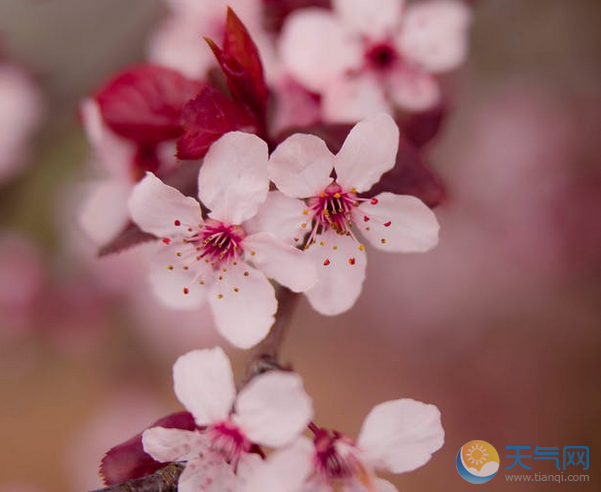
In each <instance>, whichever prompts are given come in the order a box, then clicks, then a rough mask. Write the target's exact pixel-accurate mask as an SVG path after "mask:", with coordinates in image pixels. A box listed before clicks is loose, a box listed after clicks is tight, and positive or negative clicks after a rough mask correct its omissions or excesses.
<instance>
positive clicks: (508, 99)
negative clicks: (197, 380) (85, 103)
mask: <svg viewBox="0 0 601 492" xmlns="http://www.w3.org/2000/svg"><path fill="white" fill-rule="evenodd" d="M164 14H165V9H164V6H163V5H162V4H161V2H159V1H158V0H157V1H155V0H128V1H127V2H123V1H122V0H103V1H102V2H98V1H92V0H2V3H1V4H0V50H1V53H2V54H3V55H4V56H5V57H6V58H7V59H10V60H11V62H15V63H17V64H19V65H20V66H22V67H25V69H26V71H27V73H28V77H30V78H31V79H32V80H33V81H34V82H37V84H38V86H39V87H40V91H41V94H42V96H43V99H44V108H43V116H42V118H43V120H42V121H41V123H40V126H39V127H38V129H37V131H36V133H35V137H34V139H33V142H32V143H31V144H30V145H29V149H28V150H29V152H28V156H27V157H24V159H25V160H24V163H23V169H22V171H21V174H20V175H19V176H16V177H12V178H10V179H8V180H7V181H6V182H4V183H0V402H1V403H0V442H1V443H2V445H1V446H0V463H1V464H2V466H1V468H0V490H2V491H6V492H19V491H40V492H54V491H57V492H58V491H61V492H85V490H84V489H91V488H94V487H98V486H100V484H101V483H100V480H99V479H98V477H97V476H96V475H95V468H96V465H95V464H97V463H99V461H100V458H101V457H102V454H103V452H104V451H105V450H106V449H107V448H108V447H110V446H111V445H112V444H116V443H117V442H119V441H121V440H125V439H127V438H129V437H130V436H131V435H132V434H134V433H136V432H138V431H139V430H141V429H142V428H143V427H144V426H146V425H148V424H150V423H151V422H152V421H154V420H156V419H157V418H159V417H161V416H162V415H163V414H165V413H166V412H168V411H171V410H176V409H178V408H179V407H178V405H177V402H176V400H175V397H174V396H173V394H172V389H171V365H172V363H173V361H174V360H175V358H176V357H177V356H178V355H179V354H181V353H183V352H185V351H186V350H189V349H191V348H196V347H201V346H209V345H212V344H215V343H223V344H225V342H224V341H223V340H222V339H221V338H219V336H218V335H217V334H216V333H215V332H214V330H213V328H212V326H211V322H210V319H209V316H210V315H209V314H208V313H207V312H201V313H194V314H193V315H187V316H186V317H185V318H181V317H179V315H178V314H176V313H171V312H160V308H158V307H157V306H156V305H155V304H154V303H153V301H152V300H151V299H150V298H149V296H148V293H147V291H146V290H145V287H144V286H143V285H140V284H139V283H135V282H134V283H133V285H131V282H130V283H128V282H125V281H122V280H123V278H122V277H120V276H119V275H120V272H123V269H124V268H125V269H130V270H128V271H131V270H135V269H136V268H137V261H139V258H138V256H139V254H142V253H137V252H134V253H133V254H132V252H129V253H126V254H124V255H122V256H120V257H116V258H109V259H108V260H96V259H94V257H93V249H92V248H91V247H90V245H88V244H86V243H85V239H83V238H81V237H80V235H79V231H78V230H77V226H76V225H75V224H74V220H73V217H74V210H73V207H74V205H73V204H72V202H71V201H70V200H69V197H70V196H71V195H72V194H75V193H76V189H77V188H78V186H79V185H81V183H83V182H84V179H85V178H86V177H88V176H87V175H86V172H87V170H86V169H85V168H84V163H85V161H86V156H87V143H86V141H85V137H84V135H83V132H82V130H81V129H80V127H79V126H78V123H77V118H76V111H77V106H78V104H79V102H80V101H81V100H82V98H83V97H85V96H86V95H88V94H89V93H90V92H91V91H92V90H94V89H95V88H96V87H97V86H98V84H99V83H101V82H102V81H103V80H105V79H106V77H108V76H109V75H110V74H111V73H113V72H114V71H115V70H117V69H119V68H121V67H123V66H125V65H127V64H128V63H133V62H136V61H140V60H142V59H143V57H144V52H145V43H146V41H147V39H148V35H149V32H150V31H151V29H152V28H153V26H155V25H156V23H157V22H158V21H159V20H160V19H161V18H162V17H163V16H164ZM470 44H471V48H470V57H469V60H468V62H467V64H466V65H465V67H464V68H463V69H461V70H460V71H459V72H457V73H454V74H452V75H450V76H447V77H446V80H445V87H446V88H447V91H448V92H449V93H450V94H452V98H451V100H452V112H451V116H450V118H449V119H448V121H447V123H446V125H445V128H444V131H443V132H442V133H441V135H440V137H439V138H438V140H437V141H435V142H434V143H433V144H432V145H431V146H430V147H429V149H428V156H429V158H430V161H431V162H432V163H433V166H434V167H435V168H436V169H437V170H438V171H439V172H440V173H441V174H442V176H443V177H444V179H445V181H446V183H447V184H448V187H449V197H450V198H449V201H448V203H446V204H445V205H443V206H442V207H440V208H438V209H437V215H438V217H439V220H440V222H441V225H442V232H441V242H440V244H439V246H438V247H437V248H436V249H435V250H433V251H432V252H430V253H428V254H421V255H397V256H394V255H386V254H384V253H376V252H375V251H370V255H369V258H370V260H369V261H370V263H369V266H368V279H367V282H366V285H365V288H364V291H363V294H362V296H361V298H360V300H359V302H358V303H357V304H356V306H355V307H354V308H353V310H352V311H350V312H348V313H346V314H344V315H342V316H339V317H335V318H326V317H322V316H319V315H318V314H317V313H315V312H313V311H312V310H311V309H310V307H309V305H308V304H307V303H306V302H305V301H304V300H303V301H302V302H301V303H300V305H299V306H298V308H297V311H296V315H295V318H294V321H293V324H292V326H291V328H290V334H289V337H288V339H287V341H286V344H285V348H284V358H285V360H288V361H290V362H292V363H293V365H294V367H295V369H296V370H298V371H299V372H300V373H301V374H302V376H303V377H304V379H305V385H306V387H307V389H308V391H309V392H310V393H311V395H312V396H313V398H314V402H315V407H316V413H317V416H316V420H317V422H318V423H320V424H323V425H327V426H332V427H335V428H337V429H340V430H342V431H344V432H348V433H350V435H355V433H356V432H357V431H358V429H359V426H360V425H361V422H362V420H363V417H364V416H365V415H366V414H367V412H368V411H369V409H370V408H371V407H372V406H373V405H375V404H376V403H379V402H381V401H384V400H388V399H394V398H399V397H412V398H415V399H418V400H422V401H426V402H430V403H434V404H436V405H438V406H439V408H440V409H441V411H442V415H443V424H444V426H445V430H446V444H445V447H444V448H443V450H442V451H441V452H439V453H436V454H435V456H434V459H433V460H432V461H431V462H430V463H429V464H428V465H427V466H426V467H424V468H422V469H420V470H418V471H416V472H414V473H410V474H407V475H402V476H400V477H397V478H394V479H393V481H394V483H395V484H396V485H397V486H398V488H399V490H401V491H416V492H417V491H420V492H421V491H430V490H457V491H461V490H468V489H469V488H470V487H472V485H470V484H467V482H465V481H463V479H462V478H461V477H460V476H459V475H458V474H457V472H456V470H455V456H456V453H457V451H458V450H459V448H460V446H462V445H463V444H464V443H466V442H468V441H471V440H475V439H481V440H485V441H487V442H490V443H491V444H493V445H494V446H495V447H496V449H497V450H498V451H499V455H500V456H501V460H502V461H501V467H502V468H503V467H504V466H508V465H509V464H510V461H509V462H508V460H504V459H503V457H504V455H505V446H515V445H529V446H532V448H534V447H536V446H559V447H560V448H561V447H563V446H567V445H584V446H589V447H590V456H591V466H590V469H589V470H588V472H587V473H588V474H589V475H590V481H589V482H588V483H570V484H567V485H566V484H565V483H564V484H562V485H559V484H548V483H547V484H546V483H529V484H526V483H517V484H516V483H507V482H506V481H505V480H504V477H503V473H502V470H501V471H500V472H499V474H498V476H497V477H495V478H494V479H493V480H492V481H491V482H489V483H487V484H486V485H485V487H487V490H490V491H505V490H523V491H526V490H528V491H539V490H540V491H543V490H549V489H550V488H555V489H557V490H560V489H561V490H575V491H579V490H582V491H593V490H599V487H600V486H601V464H600V462H599V457H600V456H601V424H600V420H599V416H600V415H601V387H600V386H601V385H600V383H601V304H600V299H601V296H600V294H601V276H600V273H601V140H600V139H599V128H601V51H600V50H599V46H601V4H600V3H599V2H598V1H595V0H573V1H571V2H566V1H564V0H529V1H525V0H521V1H520V0H481V1H480V2H475V18H474V24H473V28H472V31H471V36H470ZM40 113H41V112H40ZM41 114H42V113H41ZM99 262H104V263H100V264H99ZM157 321H158V322H157ZM229 351H230V353H231V354H232V356H233V357H234V360H235V361H236V362H237V368H238V369H240V368H241V367H242V364H243V362H244V359H245V357H247V354H245V353H243V352H240V351H234V350H231V349H230V350H229ZM532 465H533V471H537V472H539V473H550V474H551V473H553V470H554V466H553V463H552V462H551V463H549V462H545V461H542V462H534V463H533V464H532Z"/></svg>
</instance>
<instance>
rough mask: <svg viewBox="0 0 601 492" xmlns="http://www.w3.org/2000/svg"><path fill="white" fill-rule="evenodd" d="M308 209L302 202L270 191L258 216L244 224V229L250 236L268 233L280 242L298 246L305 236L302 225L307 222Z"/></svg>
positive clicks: (278, 192)
mask: <svg viewBox="0 0 601 492" xmlns="http://www.w3.org/2000/svg"><path fill="white" fill-rule="evenodd" d="M306 208H307V207H306V205H305V203H304V202H303V201H301V200H298V199H296V198H290V197H288V196H286V195H284V194H283V193H282V192H280V191H270V192H269V193H268V194H267V200H265V203H263V205H261V208H260V209H259V212H258V213H257V215H255V216H254V217H253V218H252V219H250V220H249V221H247V222H245V223H244V229H245V230H246V232H247V233H249V234H255V233H258V232H268V233H270V234H272V235H273V236H274V237H276V238H277V239H279V240H280V241H284V242H285V243H288V244H296V243H298V242H299V240H300V238H302V237H303V236H304V235H305V229H303V228H302V227H301V224H303V222H305V220H306V216H305V215H303V211H304V210H305V209H306Z"/></svg>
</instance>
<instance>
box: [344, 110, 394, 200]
mask: <svg viewBox="0 0 601 492" xmlns="http://www.w3.org/2000/svg"><path fill="white" fill-rule="evenodd" d="M398 148H399V129H398V127H397V125H396V123H395V122H394V120H393V119H392V118H391V117H390V116H389V115H387V114H384V113H378V114H376V115H374V116H371V117H369V118H367V119H365V120H363V121H360V122H359V123H357V124H356V125H355V126H354V127H353V129H352V130H351V131H350V133H349V135H348V137H346V140H345V141H344V143H343V144H342V148H341V149H340V152H338V154H337V155H336V162H335V164H334V168H335V169H336V176H337V177H336V181H338V183H340V185H341V186H342V187H343V188H344V189H345V190H347V191H350V190H351V189H352V188H355V189H356V191H359V192H361V191H367V190H369V189H370V188H371V187H372V186H373V185H374V184H375V183H376V182H377V181H378V180H379V179H380V177H381V176H382V174H384V173H385V172H386V171H389V170H390V169H392V168H393V167H394V163H395V162H396V155H397V151H398Z"/></svg>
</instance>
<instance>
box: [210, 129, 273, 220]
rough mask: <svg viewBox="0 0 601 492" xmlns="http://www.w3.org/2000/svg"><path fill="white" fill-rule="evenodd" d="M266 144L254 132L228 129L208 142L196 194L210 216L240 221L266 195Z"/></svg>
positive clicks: (247, 217) (254, 211) (252, 210)
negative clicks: (208, 146) (215, 139)
mask: <svg viewBox="0 0 601 492" xmlns="http://www.w3.org/2000/svg"><path fill="white" fill-rule="evenodd" d="M268 191H269V177H268V176H267V144H266V143H265V142H264V141H263V140H261V139H260V138H259V137H257V136H256V135H251V134H250V133H242V132H230V133H227V134H225V135H224V136H223V137H221V138H220V139H219V140H217V142H215V143H214V144H213V145H211V148H210V149H209V151H208V152H207V155H206V156H205V159H204V163H203V165H202V167H201V168H200V173H199V174H198V196H199V197H200V200H201V201H202V202H203V203H204V204H205V205H206V206H207V207H208V208H210V209H211V217H213V218H215V219H217V220H221V221H223V222H229V223H231V224H240V223H242V222H243V221H245V220H248V219H250V218H251V217H253V216H254V215H255V214H256V213H257V211H258V210H259V206H260V205H261V204H262V203H263V202H264V201H265V199H266V198H267V192H268Z"/></svg>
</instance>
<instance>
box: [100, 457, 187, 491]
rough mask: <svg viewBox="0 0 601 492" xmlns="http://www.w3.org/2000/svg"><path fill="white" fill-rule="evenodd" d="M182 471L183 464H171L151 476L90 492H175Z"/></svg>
mask: <svg viewBox="0 0 601 492" xmlns="http://www.w3.org/2000/svg"><path fill="white" fill-rule="evenodd" d="M183 470H184V465H183V464H181V463H171V464H170V465H167V466H166V467H165V468H161V469H160V470H159V471H157V472H154V473H153V474H152V475H147V476H145V477H140V478H135V479H133V480H128V481H127V482H123V483H120V484H117V485H111V486H109V487H105V488H103V489H98V490H94V491H92V492H177V482H178V480H179V476H180V475H181V473H182V471H183Z"/></svg>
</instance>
